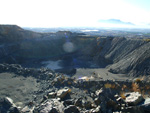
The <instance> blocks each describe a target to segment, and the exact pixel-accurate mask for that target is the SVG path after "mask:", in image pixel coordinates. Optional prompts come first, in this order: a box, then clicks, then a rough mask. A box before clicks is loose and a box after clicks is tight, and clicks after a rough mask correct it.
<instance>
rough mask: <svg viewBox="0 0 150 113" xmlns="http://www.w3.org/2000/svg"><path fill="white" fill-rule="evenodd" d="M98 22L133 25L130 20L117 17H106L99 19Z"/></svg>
mask: <svg viewBox="0 0 150 113" xmlns="http://www.w3.org/2000/svg"><path fill="white" fill-rule="evenodd" d="M99 22H100V23H109V24H122V25H134V24H133V23H131V22H124V21H121V20H119V19H108V20H99Z"/></svg>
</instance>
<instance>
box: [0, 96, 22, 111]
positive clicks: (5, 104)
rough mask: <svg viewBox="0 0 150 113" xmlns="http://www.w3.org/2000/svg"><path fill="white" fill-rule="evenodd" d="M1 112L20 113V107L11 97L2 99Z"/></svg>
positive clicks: (0, 100)
mask: <svg viewBox="0 0 150 113" xmlns="http://www.w3.org/2000/svg"><path fill="white" fill-rule="evenodd" d="M0 113H20V111H19V109H18V108H17V107H16V105H15V104H14V103H13V100H12V99H11V98H9V97H5V98H2V99H0Z"/></svg>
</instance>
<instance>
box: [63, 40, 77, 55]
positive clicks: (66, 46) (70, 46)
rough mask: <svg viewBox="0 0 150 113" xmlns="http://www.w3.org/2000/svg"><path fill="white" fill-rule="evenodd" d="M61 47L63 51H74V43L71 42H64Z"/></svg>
mask: <svg viewBox="0 0 150 113" xmlns="http://www.w3.org/2000/svg"><path fill="white" fill-rule="evenodd" d="M63 49H64V51H65V52H68V53H70V52H73V51H74V44H73V43H72V42H66V43H65V44H64V45H63Z"/></svg>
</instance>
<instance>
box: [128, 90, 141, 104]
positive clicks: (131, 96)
mask: <svg viewBox="0 0 150 113" xmlns="http://www.w3.org/2000/svg"><path fill="white" fill-rule="evenodd" d="M125 96H126V99H125V102H126V103H128V104H129V105H137V104H138V103H140V102H141V101H142V100H143V96H142V95H141V94H140V93H139V92H132V93H126V94H125Z"/></svg>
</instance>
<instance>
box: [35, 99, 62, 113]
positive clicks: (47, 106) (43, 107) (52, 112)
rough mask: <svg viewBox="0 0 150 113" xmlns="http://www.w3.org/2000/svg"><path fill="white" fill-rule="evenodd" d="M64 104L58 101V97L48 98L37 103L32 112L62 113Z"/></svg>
mask: <svg viewBox="0 0 150 113" xmlns="http://www.w3.org/2000/svg"><path fill="white" fill-rule="evenodd" d="M63 111H64V105H63V103H62V102H60V98H57V99H48V100H46V101H44V102H43V103H42V104H40V105H38V106H37V107H36V108H35V109H34V111H33V113H63Z"/></svg>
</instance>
